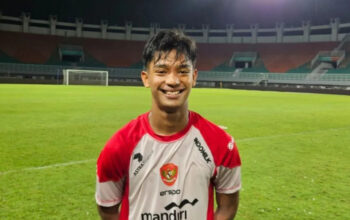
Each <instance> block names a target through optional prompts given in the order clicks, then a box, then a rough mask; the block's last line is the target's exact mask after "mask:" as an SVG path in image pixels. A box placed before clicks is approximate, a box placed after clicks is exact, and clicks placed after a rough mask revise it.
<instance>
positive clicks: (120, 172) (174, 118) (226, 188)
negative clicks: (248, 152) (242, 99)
mask: <svg viewBox="0 0 350 220" xmlns="http://www.w3.org/2000/svg"><path fill="white" fill-rule="evenodd" d="M143 61H144V65H145V70H144V71H142V73H141V78H142V81H143V84H144V85H145V87H148V88H150V90H151V94H152V106H151V110H150V111H149V112H148V113H145V114H143V115H140V116H139V117H138V118H136V119H134V120H132V121H131V122H129V123H128V124H127V125H126V126H124V127H123V128H122V129H120V130H119V131H118V132H117V133H116V134H115V135H114V136H113V137H112V138H111V139H110V140H109V141H108V143H107V144H106V146H105V148H104V149H103V151H102V152H101V154H100V157H99V159H98V162H97V184H96V185H97V186H96V202H97V205H98V210H99V214H100V216H101V218H102V219H119V220H186V219H188V220H205V219H206V220H209V219H210V220H213V219H215V220H231V219H233V218H234V216H235V214H236V211H237V207H238V193H239V189H240V188H241V180H240V165H241V161H240V157H239V154H238V150H237V147H236V144H235V142H234V140H233V138H232V137H231V136H230V135H228V134H227V133H226V132H224V131H223V130H222V129H220V128H219V127H217V126H216V125H214V124H212V123H211V122H209V121H207V120H206V119H204V118H202V117H201V116H200V115H199V114H197V113H195V112H192V111H189V110H188V96H189V94H190V91H191V88H192V87H193V86H194V85H195V84H196V79H197V75H198V73H197V69H196V68H195V64H196V45H195V42H194V41H192V40H191V39H190V38H188V37H187V36H185V35H184V34H183V33H182V32H180V31H161V32H159V33H158V34H156V35H155V36H153V37H152V38H151V39H150V40H149V41H148V42H147V44H146V45H145V48H144V51H143ZM214 188H215V192H216V202H217V208H216V210H215V211H214V201H213V192H214V190H213V189H214ZM120 204H121V209H119V205H120ZM119 210H120V213H119Z"/></svg>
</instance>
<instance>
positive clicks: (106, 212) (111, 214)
mask: <svg viewBox="0 0 350 220" xmlns="http://www.w3.org/2000/svg"><path fill="white" fill-rule="evenodd" d="M97 209H98V213H99V214H100V216H101V219H102V220H118V219H119V204H118V205H115V206H112V207H104V206H99V205H98V206H97Z"/></svg>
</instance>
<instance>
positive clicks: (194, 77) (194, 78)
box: [192, 69, 198, 87]
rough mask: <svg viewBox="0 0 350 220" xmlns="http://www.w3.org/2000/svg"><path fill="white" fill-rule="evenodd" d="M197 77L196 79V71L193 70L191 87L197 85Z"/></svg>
mask: <svg viewBox="0 0 350 220" xmlns="http://www.w3.org/2000/svg"><path fill="white" fill-rule="evenodd" d="M197 77H198V70H197V69H194V70H193V81H192V87H195V86H196V83H197Z"/></svg>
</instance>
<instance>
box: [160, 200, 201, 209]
mask: <svg viewBox="0 0 350 220" xmlns="http://www.w3.org/2000/svg"><path fill="white" fill-rule="evenodd" d="M197 202H198V199H194V200H193V201H192V202H190V201H188V199H185V200H182V202H181V203H180V205H177V204H176V203H175V202H172V203H170V204H169V205H167V206H165V207H164V208H165V210H167V211H169V210H170V209H172V208H174V207H178V208H180V209H181V208H182V207H184V206H185V205H186V204H191V205H192V206H194V205H195V204H196V203H197Z"/></svg>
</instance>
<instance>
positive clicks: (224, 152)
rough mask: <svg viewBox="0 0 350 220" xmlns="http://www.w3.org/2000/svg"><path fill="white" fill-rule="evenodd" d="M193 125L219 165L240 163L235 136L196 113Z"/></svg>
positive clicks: (233, 165) (232, 165) (231, 165)
mask: <svg viewBox="0 0 350 220" xmlns="http://www.w3.org/2000/svg"><path fill="white" fill-rule="evenodd" d="M193 116H194V122H193V125H194V126H195V127H196V128H197V129H198V130H199V132H200V133H201V135H202V137H203V138H204V140H205V142H206V144H207V145H208V147H209V149H210V151H211V153H212V155H213V157H214V161H215V164H216V165H217V166H225V167H235V166H239V165H240V163H241V162H240V159H239V154H238V149H237V146H236V143H235V141H234V139H233V137H232V136H231V135H230V134H228V133H227V132H226V131H224V130H223V129H222V128H220V127H219V126H218V125H216V124H214V123H213V122H211V121H209V120H207V119H205V118H203V117H202V116H200V115H199V114H197V113H194V115H193Z"/></svg>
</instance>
